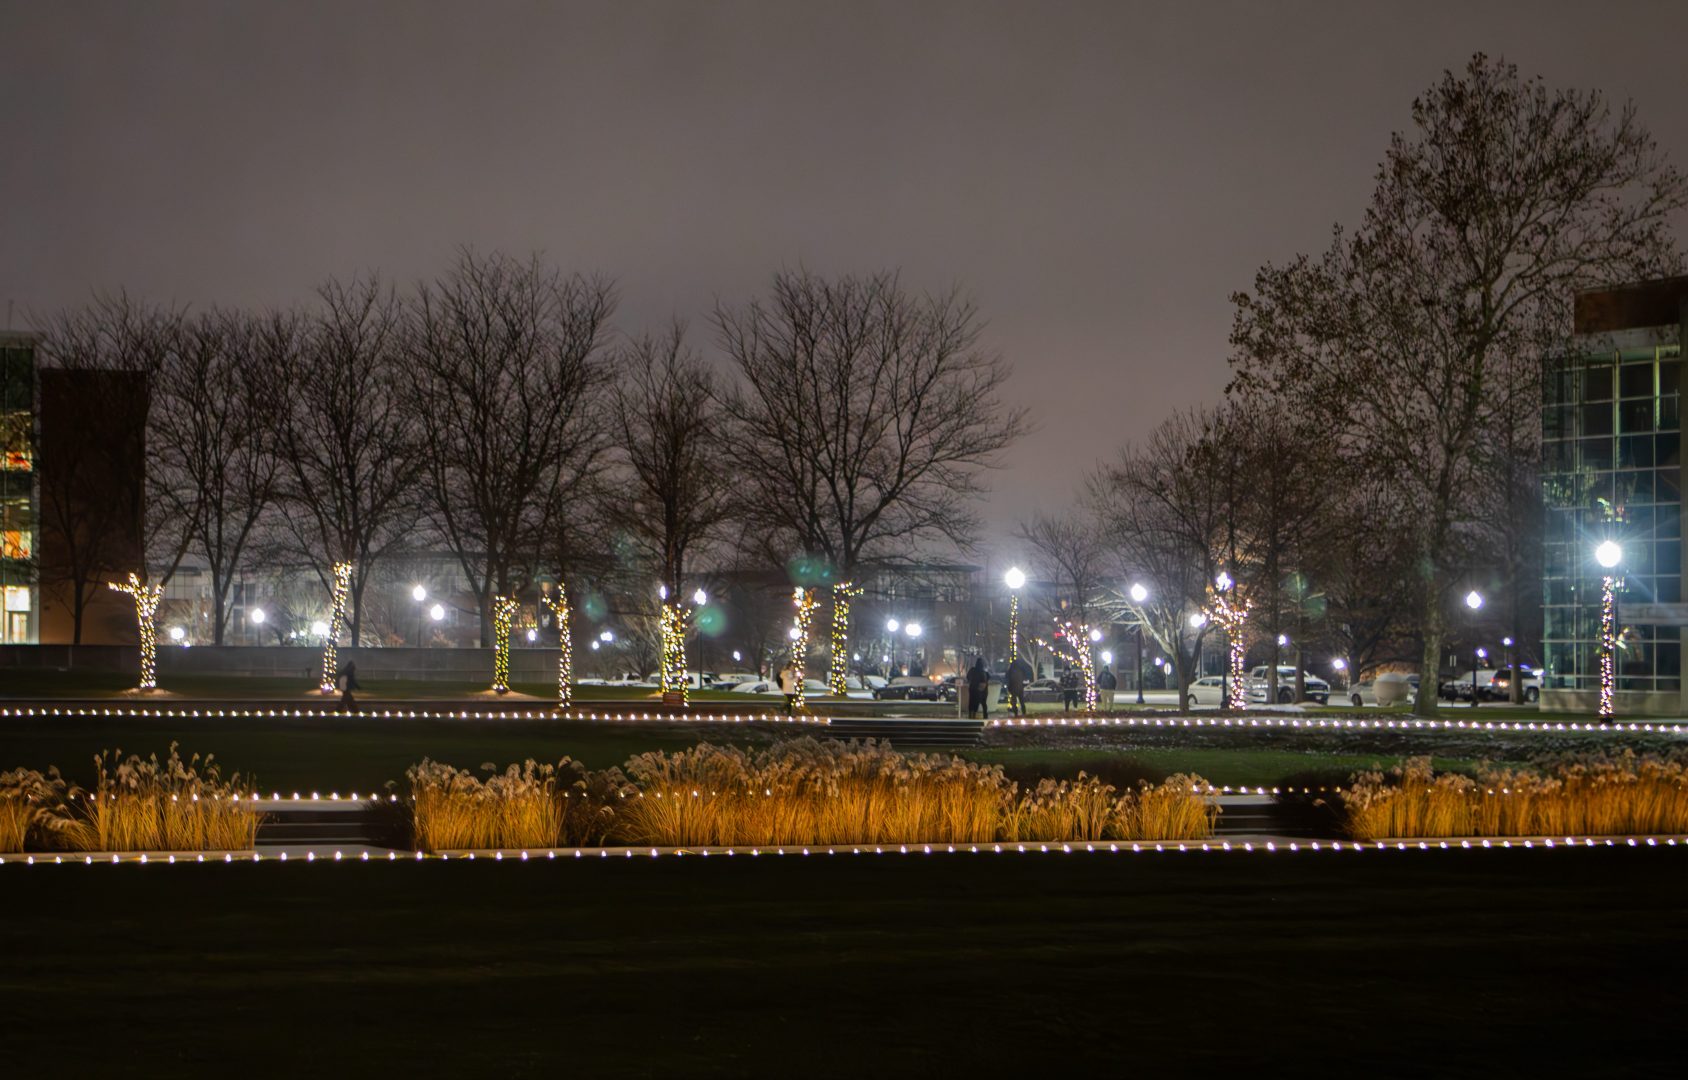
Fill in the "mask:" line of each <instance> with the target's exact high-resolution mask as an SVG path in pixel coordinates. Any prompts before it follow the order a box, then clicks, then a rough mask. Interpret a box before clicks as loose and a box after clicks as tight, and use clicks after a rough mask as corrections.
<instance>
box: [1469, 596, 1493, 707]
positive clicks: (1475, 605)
mask: <svg viewBox="0 0 1688 1080" xmlns="http://www.w3.org/2000/svg"><path fill="white" fill-rule="evenodd" d="M1465 606H1466V607H1468V608H1470V609H1471V612H1472V614H1476V613H1477V611H1478V610H1479V609H1480V608H1481V607H1482V606H1483V594H1482V593H1480V592H1478V591H1477V590H1476V589H1472V590H1471V591H1470V592H1468V593H1466V594H1465ZM1486 655H1488V654H1487V653H1485V652H1484V651H1483V650H1482V649H1478V650H1477V662H1476V663H1473V664H1472V665H1471V707H1472V708H1473V709H1475V708H1476V707H1477V706H1478V704H1479V702H1478V701H1477V669H1478V668H1480V667H1482V666H1483V664H1482V659H1483V657H1484V656H1486Z"/></svg>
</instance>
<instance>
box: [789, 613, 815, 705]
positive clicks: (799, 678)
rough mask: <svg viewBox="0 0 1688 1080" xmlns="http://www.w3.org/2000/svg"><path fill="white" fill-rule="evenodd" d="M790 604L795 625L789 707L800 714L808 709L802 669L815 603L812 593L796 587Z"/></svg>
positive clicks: (807, 652) (807, 653)
mask: <svg viewBox="0 0 1688 1080" xmlns="http://www.w3.org/2000/svg"><path fill="white" fill-rule="evenodd" d="M791 602H792V604H793V605H795V606H796V608H797V624H796V625H795V626H793V627H792V628H791V631H792V632H791V681H792V687H791V707H792V708H793V709H795V710H797V711H799V712H801V711H804V710H806V709H808V707H809V703H808V701H807V700H806V699H805V697H804V694H803V667H804V664H805V663H806V661H807V660H808V658H809V626H810V623H811V622H812V621H813V620H814V617H815V605H816V603H817V601H816V600H815V595H814V593H813V591H811V590H809V589H805V588H803V587H802V586H798V587H797V589H796V590H795V591H793V592H792V594H791Z"/></svg>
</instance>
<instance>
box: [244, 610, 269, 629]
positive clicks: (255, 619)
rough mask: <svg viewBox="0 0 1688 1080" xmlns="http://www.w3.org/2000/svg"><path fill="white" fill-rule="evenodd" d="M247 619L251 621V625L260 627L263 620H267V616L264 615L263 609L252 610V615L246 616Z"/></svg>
mask: <svg viewBox="0 0 1688 1080" xmlns="http://www.w3.org/2000/svg"><path fill="white" fill-rule="evenodd" d="M247 618H248V619H251V620H252V625H254V626H262V625H264V620H265V619H266V618H268V616H266V615H265V614H264V609H263V608H261V607H260V608H253V609H252V614H250V615H248V616H247Z"/></svg>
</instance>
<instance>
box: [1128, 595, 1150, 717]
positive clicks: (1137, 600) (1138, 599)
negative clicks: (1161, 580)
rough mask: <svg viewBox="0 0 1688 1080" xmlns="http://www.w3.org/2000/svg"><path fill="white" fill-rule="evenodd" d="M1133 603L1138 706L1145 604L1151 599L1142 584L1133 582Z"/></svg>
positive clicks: (1141, 683) (1140, 694)
mask: <svg viewBox="0 0 1688 1080" xmlns="http://www.w3.org/2000/svg"><path fill="white" fill-rule="evenodd" d="M1129 595H1130V596H1131V602H1132V603H1133V604H1134V605H1136V607H1137V704H1139V705H1141V704H1143V602H1144V601H1146V600H1148V599H1149V590H1148V588H1147V587H1146V586H1144V584H1143V583H1142V582H1140V581H1139V582H1133V583H1132V586H1131V592H1130V594H1129Z"/></svg>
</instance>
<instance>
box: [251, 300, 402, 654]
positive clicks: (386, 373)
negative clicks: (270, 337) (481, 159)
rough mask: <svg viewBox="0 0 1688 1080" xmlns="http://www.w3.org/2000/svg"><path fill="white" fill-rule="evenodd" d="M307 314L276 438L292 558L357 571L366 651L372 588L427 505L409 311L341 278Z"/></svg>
mask: <svg viewBox="0 0 1688 1080" xmlns="http://www.w3.org/2000/svg"><path fill="white" fill-rule="evenodd" d="M317 295H318V297H319V298H320V300H321V306H320V307H319V308H318V309H317V310H316V311H314V312H312V313H311V314H310V315H309V316H307V317H306V319H305V322H304V326H303V328H302V335H301V340H300V349H299V352H298V357H297V360H298V362H297V363H296V364H295V365H293V368H292V370H290V371H289V373H288V380H287V382H288V393H287V394H286V395H285V397H284V399H283V401H282V411H281V414H280V416H279V417H278V423H277V436H278V439H279V442H280V450H281V458H282V461H283V463H284V471H283V476H282V484H281V490H280V498H279V500H278V501H279V505H280V509H281V518H282V521H283V523H284V525H285V532H286V536H287V539H288V541H289V542H288V544H287V545H286V546H287V547H288V548H291V549H292V551H291V554H292V556H293V557H294V558H295V559H297V560H299V561H302V562H304V563H305V564H306V565H309V566H314V567H316V568H317V573H318V575H319V576H320V578H321V580H322V585H323V588H324V589H328V588H330V587H331V585H332V582H331V581H330V579H329V569H328V568H329V567H331V566H332V565H333V564H335V563H338V562H342V561H344V562H350V563H351V564H352V583H351V596H350V606H351V611H350V632H351V640H352V644H353V645H357V644H360V643H361V641H362V636H363V628H364V589H365V587H366V586H367V585H368V583H369V582H370V581H371V580H372V574H373V573H374V572H375V569H376V565H377V563H378V562H379V561H380V560H381V559H382V558H383V557H384V556H386V555H387V554H388V553H390V552H391V551H393V550H394V549H395V548H396V547H398V546H400V545H401V544H403V543H404V542H405V541H406V539H407V538H408V537H409V536H410V535H411V532H412V528H413V526H414V525H415V523H416V519H417V515H418V513H419V508H418V504H417V498H416V483H417V477H418V474H419V471H420V468H421V457H420V454H419V439H418V434H417V432H418V423H417V419H416V416H415V414H414V413H413V412H412V411H411V410H410V409H409V408H408V407H407V405H408V402H407V401H406V390H405V388H406V386H407V385H408V382H409V378H408V373H407V369H406V367H405V362H404V361H405V356H404V350H403V330H404V323H403V309H402V307H401V305H400V304H399V302H398V300H397V298H396V297H395V296H394V295H393V292H392V290H391V289H390V288H387V287H384V286H383V285H382V283H381V282H380V280H379V279H377V278H373V277H371V278H367V279H353V280H351V281H349V282H340V281H337V280H334V279H330V280H329V281H328V282H326V283H325V284H324V285H323V286H322V287H321V288H319V289H318V290H317Z"/></svg>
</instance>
